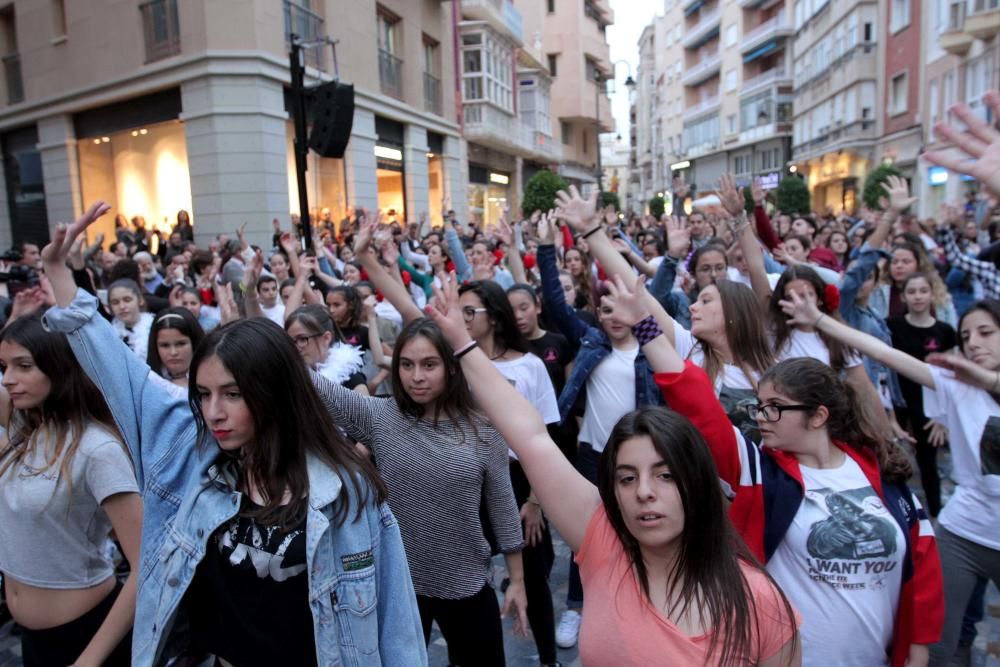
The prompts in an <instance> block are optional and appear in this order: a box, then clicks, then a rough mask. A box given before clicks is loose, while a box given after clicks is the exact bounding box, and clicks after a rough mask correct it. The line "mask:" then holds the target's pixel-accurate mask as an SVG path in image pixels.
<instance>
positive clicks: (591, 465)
mask: <svg viewBox="0 0 1000 667" xmlns="http://www.w3.org/2000/svg"><path fill="white" fill-rule="evenodd" d="M600 462H601V453H600V452H596V451H594V448H593V447H591V446H590V443H588V442H581V443H580V448H579V449H578V450H577V452H576V469H577V470H579V471H580V474H581V475H583V476H584V477H586V478H587V479H589V480H590V481H591V482H593V483H594V484H597V467H598V465H599V464H600ZM574 555H575V554H574ZM566 607H567V609H573V610H575V611H580V610H581V609H583V584H582V583H581V582H580V568H579V567H577V565H576V560H574V559H573V558H570V561H569V589H568V590H567V591H566Z"/></svg>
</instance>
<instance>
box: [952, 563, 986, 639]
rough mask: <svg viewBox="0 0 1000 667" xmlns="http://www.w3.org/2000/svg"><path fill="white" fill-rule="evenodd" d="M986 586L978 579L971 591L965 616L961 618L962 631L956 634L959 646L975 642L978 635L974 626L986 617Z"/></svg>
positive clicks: (984, 581)
mask: <svg viewBox="0 0 1000 667" xmlns="http://www.w3.org/2000/svg"><path fill="white" fill-rule="evenodd" d="M986 584H987V581H986V580H985V579H980V580H979V581H977V582H976V587H975V588H973V589H972V597H971V598H969V606H968V607H966V608H965V616H963V617H962V631H961V632H960V633H959V634H958V643H959V644H971V643H972V642H974V641H976V635H978V634H979V632H978V631H977V630H976V624H977V623H979V622H980V621H982V620H983V618H985V617H986Z"/></svg>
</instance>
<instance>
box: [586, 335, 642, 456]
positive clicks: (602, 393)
mask: <svg viewBox="0 0 1000 667" xmlns="http://www.w3.org/2000/svg"><path fill="white" fill-rule="evenodd" d="M638 356H639V346H638V345H636V346H635V347H633V348H632V349H631V350H618V349H612V350H611V354H609V355H608V356H606V357H604V359H602V360H601V363H599V364H597V368H595V369H594V372H593V373H591V374H590V377H589V378H587V404H586V407H585V408H584V412H583V426H582V427H581V429H580V442H586V443H588V444H589V445H590V446H591V447H592V448H593V449H594V451H595V452H603V451H604V447H605V445H607V444H608V436H610V435H611V430H612V429H613V428H614V427H615V424H617V423H618V420H619V419H621V418H622V417H623V416H624V415H626V414H627V413H629V412H631V411H632V410H635V359H636V357H638Z"/></svg>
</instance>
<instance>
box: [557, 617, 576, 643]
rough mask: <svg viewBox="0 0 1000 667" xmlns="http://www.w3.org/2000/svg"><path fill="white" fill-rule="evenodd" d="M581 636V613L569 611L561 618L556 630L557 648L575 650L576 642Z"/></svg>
mask: <svg viewBox="0 0 1000 667" xmlns="http://www.w3.org/2000/svg"><path fill="white" fill-rule="evenodd" d="M579 636H580V612H578V611H574V610H572V609H567V610H566V611H564V612H563V614H562V617H560V618H559V627H557V628H556V646H558V647H559V648H573V647H574V646H576V640H577V637H579Z"/></svg>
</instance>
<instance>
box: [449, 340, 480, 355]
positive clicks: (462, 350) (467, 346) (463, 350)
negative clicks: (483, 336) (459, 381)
mask: <svg viewBox="0 0 1000 667" xmlns="http://www.w3.org/2000/svg"><path fill="white" fill-rule="evenodd" d="M478 345H479V343H477V342H476V341H474V340H470V341H469V342H468V343H466V344H465V345H463V346H462V347H460V348H458V349H457V350H455V354H454V355H453V356H454V357H455V359H456V360H458V359H461V358H462V357H464V356H465V355H467V354H468V353H469V352H472V350H474V349H475V348H476V347H477V346H478Z"/></svg>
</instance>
